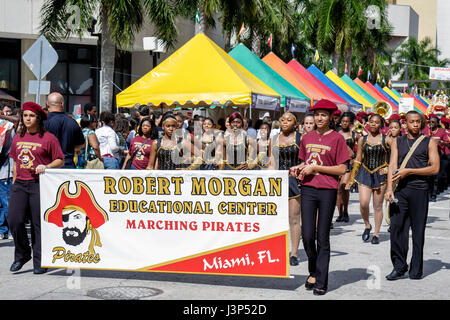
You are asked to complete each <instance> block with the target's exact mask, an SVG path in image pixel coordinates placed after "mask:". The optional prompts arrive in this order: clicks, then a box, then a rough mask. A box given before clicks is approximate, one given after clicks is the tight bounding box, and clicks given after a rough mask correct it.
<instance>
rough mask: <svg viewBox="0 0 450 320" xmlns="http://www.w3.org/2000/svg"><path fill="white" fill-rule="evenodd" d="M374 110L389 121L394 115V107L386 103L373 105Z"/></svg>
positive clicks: (378, 102)
mask: <svg viewBox="0 0 450 320" xmlns="http://www.w3.org/2000/svg"><path fill="white" fill-rule="evenodd" d="M372 110H373V111H374V112H375V113H376V114H378V115H380V116H382V117H383V118H384V119H389V117H390V116H391V115H392V107H391V105H390V104H389V103H387V102H385V101H377V102H375V103H374V104H373V105H372Z"/></svg>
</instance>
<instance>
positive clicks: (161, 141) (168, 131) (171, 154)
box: [147, 113, 194, 170]
mask: <svg viewBox="0 0 450 320" xmlns="http://www.w3.org/2000/svg"><path fill="white" fill-rule="evenodd" d="M161 123H162V129H163V132H164V135H163V136H162V137H161V138H158V139H156V140H154V141H153V143H152V148H151V151H150V159H149V161H148V166H147V170H179V169H183V168H185V167H186V164H185V162H186V154H185V151H186V150H187V151H190V153H191V155H193V154H194V146H193V145H192V143H191V141H190V140H188V139H183V138H182V137H176V139H172V135H173V134H174V133H175V130H176V129H177V119H176V118H175V116H174V115H172V114H170V113H169V114H166V115H164V116H163V118H162V121H161Z"/></svg>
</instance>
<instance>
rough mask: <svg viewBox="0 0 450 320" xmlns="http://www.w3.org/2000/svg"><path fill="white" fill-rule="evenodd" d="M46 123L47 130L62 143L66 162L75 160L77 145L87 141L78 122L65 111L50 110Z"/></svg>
mask: <svg viewBox="0 0 450 320" xmlns="http://www.w3.org/2000/svg"><path fill="white" fill-rule="evenodd" d="M44 124H45V128H46V129H47V131H49V132H51V133H53V134H54V135H55V136H56V138H57V139H58V141H59V143H60V144H61V149H62V151H63V153H64V158H65V162H66V163H67V162H73V157H74V155H75V146H77V145H82V144H84V142H85V139H84V135H83V132H82V131H81V128H80V126H79V125H78V123H77V122H76V121H75V120H74V119H72V118H71V117H69V116H68V115H66V114H65V113H64V112H50V113H49V114H48V120H46V121H44Z"/></svg>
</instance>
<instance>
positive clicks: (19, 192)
mask: <svg viewBox="0 0 450 320" xmlns="http://www.w3.org/2000/svg"><path fill="white" fill-rule="evenodd" d="M46 118H47V115H46V114H45V112H44V110H43V109H42V107H41V106H40V105H38V104H36V103H33V102H26V103H24V105H23V107H22V113H21V116H20V123H21V126H20V129H19V131H18V134H17V135H16V136H15V137H14V140H13V142H12V146H11V152H10V154H9V157H10V158H12V159H13V160H14V166H13V185H12V188H11V197H10V199H9V207H8V208H9V212H8V222H9V225H10V227H11V234H12V235H13V238H14V246H15V250H14V262H13V264H12V265H11V268H10V271H12V272H16V271H19V270H20V269H21V268H22V267H23V265H24V264H25V263H26V262H28V261H29V260H30V259H31V252H33V267H34V271H33V272H34V274H42V273H45V272H46V271H47V270H46V269H44V268H41V210H40V197H39V174H41V173H43V172H45V169H47V168H61V167H62V166H63V165H64V154H63V152H62V149H61V146H60V144H59V141H58V139H57V138H56V137H55V136H54V135H53V134H51V133H50V132H47V131H45V127H44V120H45V119H46ZM28 217H30V218H31V234H32V237H31V241H32V248H30V245H29V242H28V235H27V230H26V228H25V222H26V219H27V218H28Z"/></svg>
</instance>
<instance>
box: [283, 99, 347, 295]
mask: <svg viewBox="0 0 450 320" xmlns="http://www.w3.org/2000/svg"><path fill="white" fill-rule="evenodd" d="M336 110H337V106H336V104H334V103H333V102H331V101H329V100H326V99H322V100H320V101H318V102H317V103H316V104H315V105H314V106H313V107H312V108H311V109H310V111H314V121H315V124H316V126H317V129H316V130H314V131H312V132H310V133H308V134H306V135H304V136H303V137H302V141H301V144H300V152H299V158H300V160H302V161H303V163H301V164H300V165H299V166H296V167H293V168H291V174H293V175H294V176H296V177H298V178H299V179H300V181H301V182H300V183H301V190H302V201H301V216H302V238H303V246H304V248H305V251H306V254H307V256H308V270H309V276H308V278H307V280H306V283H305V287H306V289H307V290H312V289H314V294H315V295H324V294H325V293H326V292H327V289H328V270H329V264H330V227H331V222H332V219H333V213H334V209H335V208H336V198H337V189H338V185H339V176H342V175H343V174H344V173H345V171H346V169H347V162H348V161H349V160H350V157H349V155H348V148H347V145H346V143H345V139H344V137H343V136H342V135H341V134H339V133H337V132H336V131H334V130H332V129H331V128H330V121H331V115H332V113H333V111H336Z"/></svg>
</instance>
